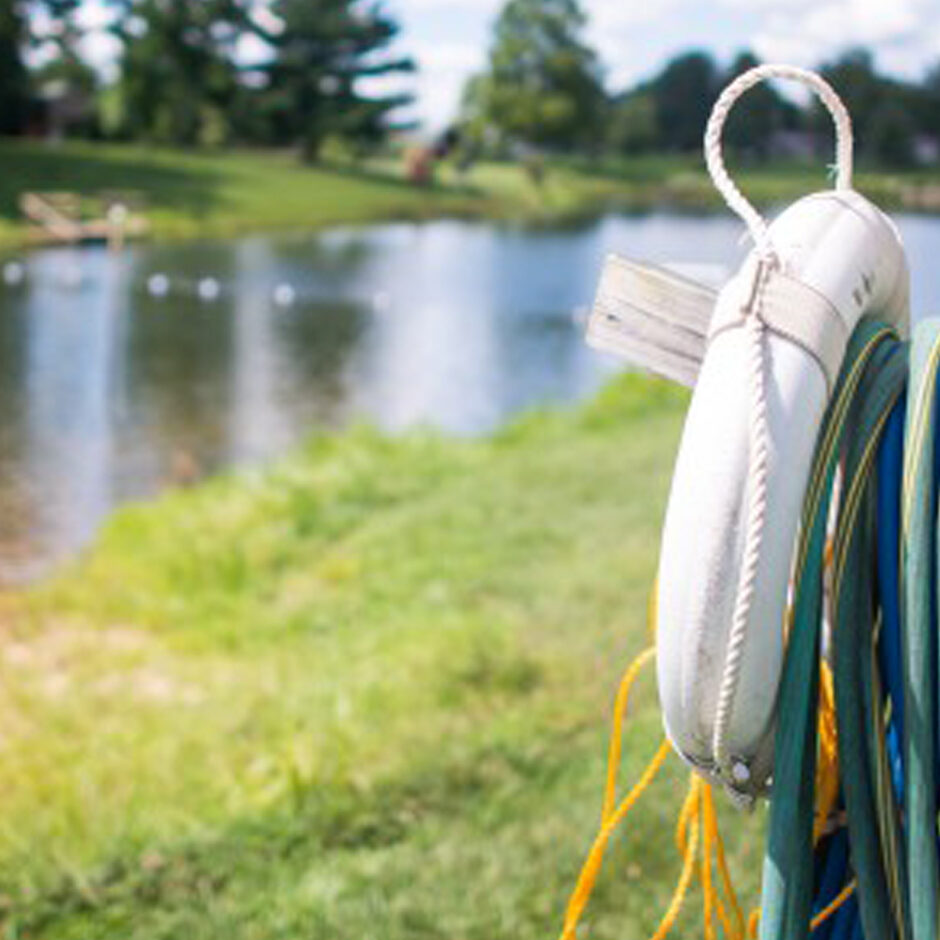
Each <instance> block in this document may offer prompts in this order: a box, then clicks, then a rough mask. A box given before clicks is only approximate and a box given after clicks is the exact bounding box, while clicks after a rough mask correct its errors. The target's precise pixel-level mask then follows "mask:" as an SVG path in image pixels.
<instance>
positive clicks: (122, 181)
mask: <svg viewBox="0 0 940 940" xmlns="http://www.w3.org/2000/svg"><path fill="white" fill-rule="evenodd" d="M741 180H742V183H743V186H744V188H745V190H746V191H747V192H748V193H749V194H750V195H751V196H752V197H753V198H754V199H755V201H757V202H758V203H761V204H770V203H776V202H781V201H785V200H788V199H792V198H795V197H796V196H799V195H801V194H803V193H806V192H809V191H812V190H813V189H819V188H822V187H823V186H824V185H826V182H825V177H824V174H823V173H822V172H821V171H820V170H819V168H808V167H801V166H789V167H775V168H771V169H766V170H760V171H750V172H748V171H745V172H744V173H743V174H742V175H741ZM858 182H859V186H860V187H861V188H862V189H863V191H865V192H867V193H869V194H870V195H872V196H873V197H874V198H876V199H877V200H878V201H879V202H880V203H881V204H883V205H885V206H887V207H890V208H911V209H932V210H934V211H940V179H938V175H937V174H930V173H926V172H921V173H916V174H907V175H902V176H890V175H885V174H877V173H869V174H865V173H862V174H860V175H859V178H858ZM31 190H38V191H50V190H69V191H76V192H80V193H83V194H94V193H100V192H103V191H105V192H106V191H112V192H114V191H117V192H126V193H131V194H135V195H137V196H138V197H139V198H140V199H141V200H142V202H143V204H144V205H146V206H147V213H148V215H149V217H150V219H151V221H152V223H153V227H154V234H155V235H156V236H157V237H162V238H171V237H190V236H224V235H231V234H235V233H239V232H245V231H259V230H264V229H288V228H305V229H309V228H317V227H322V226H326V225H330V224H335V223H351V222H364V221H374V220H381V219H390V218H405V219H422V218H430V217H438V216H442V215H456V216H467V217H488V218H513V219H527V220H533V221H538V220H554V219H563V218H566V217H570V216H577V215H583V214H589V213H593V212H597V211H600V210H602V209H605V208H618V207H619V208H624V209H647V208H652V207H658V206H676V207H679V208H685V209H693V210H702V209H712V208H719V207H720V200H719V198H718V196H717V195H716V193H715V192H714V189H713V187H712V185H711V183H710V181H709V180H708V178H707V176H706V175H705V173H704V170H703V168H702V166H701V161H700V160H699V159H697V158H678V157H644V158H637V159H630V160H618V161H607V162H592V163H588V162H571V161H568V162H562V161H556V162H554V163H550V164H549V166H548V169H547V174H546V178H545V180H544V182H543V183H542V184H541V185H536V184H535V183H534V182H533V181H532V180H531V179H530V177H529V176H528V175H527V173H526V172H525V171H524V169H522V168H521V167H519V166H517V165H512V164H481V165H477V166H476V167H474V168H473V169H472V170H471V171H470V173H469V174H468V175H466V176H465V177H458V175H457V174H456V173H455V171H454V170H453V169H452V168H450V167H447V166H445V167H443V168H442V169H441V170H440V171H439V173H438V180H437V182H436V184H435V185H434V186H431V187H428V188H425V189H421V188H416V187H414V186H411V185H409V184H407V183H406V182H404V181H403V180H402V178H401V166H400V163H396V162H389V161H375V162H372V163H369V164H366V165H363V166H359V167H352V166H346V167H333V168H325V167H319V168H311V167H303V166H300V165H299V164H298V162H297V160H296V157H295V156H294V155H292V154H289V153H280V152H249V151H235V152H231V153H221V152H202V153H200V152H184V151H178V150H161V149H158V148H145V147H140V146H119V145H101V144H87V143H67V144H59V145H47V144H43V143H36V142H18V141H2V142H0V245H7V246H9V247H12V246H16V245H19V244H21V243H23V242H24V241H25V239H26V236H27V232H26V230H25V228H24V227H23V225H22V223H21V221H20V214H19V209H18V198H19V195H20V194H21V193H22V192H24V191H31Z"/></svg>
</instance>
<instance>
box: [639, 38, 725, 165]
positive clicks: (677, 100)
mask: <svg viewBox="0 0 940 940" xmlns="http://www.w3.org/2000/svg"><path fill="white" fill-rule="evenodd" d="M719 85H720V79H719V76H718V72H717V70H716V66H715V63H714V61H713V60H712V58H711V56H710V55H708V54H707V53H705V52H687V53H685V54H684V55H681V56H678V57H677V58H675V59H673V60H672V61H671V62H669V63H668V64H667V65H666V67H665V68H664V69H663V71H662V72H661V73H660V75H659V76H658V78H657V79H656V81H655V82H654V83H653V98H654V100H655V102H656V118H657V123H658V130H659V140H660V142H661V144H662V145H663V146H664V147H666V149H668V150H682V151H693V150H701V147H702V135H703V133H704V131H705V123H706V121H707V120H708V114H709V112H710V111H711V107H712V104H713V103H714V101H715V98H716V97H717V95H718V91H719V90H720V88H719Z"/></svg>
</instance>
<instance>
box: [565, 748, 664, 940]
mask: <svg viewBox="0 0 940 940" xmlns="http://www.w3.org/2000/svg"><path fill="white" fill-rule="evenodd" d="M670 750H671V749H670V747H669V742H668V741H665V740H664V741H663V742H662V744H660V746H659V750H658V751H657V752H656V755H655V756H654V757H653V760H652V761H651V762H650V764H649V766H648V767H647V768H646V770H645V771H644V772H643V776H642V777H640V780H639V781H638V782H637V785H636V786H635V787H634V788H633V789H632V790H631V791H630V793H629V794H628V795H627V796H626V798H625V799H624V800H623V802H622V803H621V804H620V806H618V807H617V809H616V810H615V811H614V812H613V813H611V815H610V816H609V817H608V818H607V819H606V820H605V821H604V823H603V824H602V826H601V830H600V832H599V833H598V834H597V838H596V839H595V840H594V844H593V845H592V846H591V851H590V852H588V857H587V859H586V861H585V862H584V867H583V868H582V869H581V874H580V876H579V877H578V883H577V885H575V889H574V892H573V893H572V895H571V899H570V900H569V901H568V908H567V910H566V911H565V925H564V928H563V929H562V932H561V937H562V940H574V937H575V931H576V930H577V926H578V921H579V920H580V919H581V915H582V913H583V912H584V908H585V907H586V906H587V902H588V901H589V900H590V897H591V892H592V891H593V890H594V884H595V882H596V881H597V876H598V874H599V872H600V868H601V862H602V861H603V859H604V850H605V849H606V848H607V843H608V842H609V841H610V837H611V836H612V835H613V833H614V830H615V829H616V828H617V826H618V825H619V824H620V823H621V822H622V821H623V820H624V818H625V817H626V815H627V813H629V812H630V810H631V809H632V808H633V805H634V804H635V803H636V801H637V800H638V799H639V798H640V797H641V796H642V795H643V793H644V792H645V791H646V789H647V788H648V787H649V785H650V784H651V783H652V782H653V778H654V777H655V776H656V773H657V772H658V771H659V769H660V767H662V765H663V763H664V762H665V760H666V758H667V757H668V756H669V753H670Z"/></svg>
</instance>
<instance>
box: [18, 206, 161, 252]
mask: <svg viewBox="0 0 940 940" xmlns="http://www.w3.org/2000/svg"><path fill="white" fill-rule="evenodd" d="M98 201H99V202H100V203H101V207H102V208H103V210H104V215H103V216H101V217H98V218H92V219H85V218H83V206H84V205H85V204H86V202H87V200H83V198H82V197H81V196H79V195H78V194H77V193H66V192H56V193H24V194H23V195H22V196H21V197H20V209H21V211H22V212H23V215H24V216H25V217H26V218H27V220H28V221H29V222H31V223H32V225H31V227H30V233H29V235H30V240H31V241H33V242H34V243H36V244H42V245H55V244H58V245H61V244H68V245H81V244H88V243H95V242H97V243H106V244H109V245H112V246H113V247H115V248H120V247H122V246H123V245H124V243H125V242H126V241H128V240H131V239H138V238H143V237H145V236H146V235H148V234H149V232H150V223H149V222H148V221H147V219H146V218H145V217H144V216H143V215H141V214H140V213H139V212H135V211H132V209H131V208H130V206H131V205H132V204H133V200H132V199H129V200H128V201H127V202H124V201H123V200H121V199H120V198H119V197H117V196H114V195H112V196H109V197H107V198H99V200H98Z"/></svg>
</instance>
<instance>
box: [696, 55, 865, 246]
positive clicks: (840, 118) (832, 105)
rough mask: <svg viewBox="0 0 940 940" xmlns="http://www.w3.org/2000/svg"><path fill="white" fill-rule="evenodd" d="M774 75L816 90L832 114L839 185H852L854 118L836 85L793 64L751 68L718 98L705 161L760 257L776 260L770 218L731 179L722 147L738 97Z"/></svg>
mask: <svg viewBox="0 0 940 940" xmlns="http://www.w3.org/2000/svg"><path fill="white" fill-rule="evenodd" d="M773 78H784V79H790V80H792V81H795V82H799V83H800V84H802V85H805V86H806V87H807V88H809V89H811V90H812V91H813V92H815V93H816V95H817V97H818V98H819V99H820V100H821V101H822V103H823V104H824V105H825V106H826V109H827V110H828V111H829V114H830V115H831V116H832V120H833V123H834V124H835V128H836V182H835V188H836V189H851V188H852V162H853V157H852V149H853V139H852V119H851V118H850V117H849V112H848V110H847V109H846V107H845V105H844V104H843V102H842V99H841V98H840V97H839V96H838V94H836V92H835V89H833V87H832V86H831V85H830V84H829V83H828V82H827V81H826V80H825V79H824V78H823V77H822V76H820V75H818V74H816V72H810V71H809V70H807V69H801V68H797V67H796V66H793V65H776V64H768V65H758V66H756V67H755V68H752V69H749V70H748V71H747V72H743V73H742V74H741V75H739V76H738V77H737V78H736V79H735V80H734V81H733V82H732V83H731V84H730V85H728V87H727V88H726V89H725V90H724V91H723V92H722V93H721V95H720V97H719V98H718V100H717V101H716V102H715V106H714V108H712V113H711V117H710V118H709V119H708V126H707V127H706V128H705V162H706V164H707V166H708V172H709V174H710V175H711V178H712V181H713V182H714V184H715V187H716V188H717V190H718V192H720V193H721V195H722V196H723V197H724V199H725V202H726V203H727V204H728V207H729V208H730V209H731V210H732V211H733V212H735V213H736V214H737V215H739V216H740V217H741V218H742V219H743V220H744V222H745V224H746V225H747V227H748V230H749V231H750V233H751V236H752V237H753V239H754V244H755V245H756V247H757V252H758V254H759V255H760V257H761V258H762V259H764V260H766V261H769V262H771V263H773V264H775V263H776V261H777V255H776V252H775V251H774V247H773V244H772V242H771V240H770V233H769V230H768V226H767V220H766V219H765V218H764V217H763V216H762V215H761V214H760V213H759V212H758V211H757V209H755V208H754V206H753V205H752V204H751V202H750V201H749V200H748V199H747V198H746V197H745V196H744V194H743V193H742V192H741V190H740V189H738V187H737V185H736V184H735V182H734V180H732V179H731V176H730V174H729V173H728V170H727V168H726V167H725V161H724V156H723V154H722V150H721V136H722V131H723V130H724V126H725V121H726V120H727V118H728V114H729V113H730V112H731V109H732V108H733V107H734V105H735V103H736V102H737V100H738V99H739V98H740V97H741V96H742V95H744V94H745V93H746V92H747V91H749V90H750V89H751V88H753V87H754V86H755V85H759V84H760V83H761V82H764V81H767V80H768V79H773Z"/></svg>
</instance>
